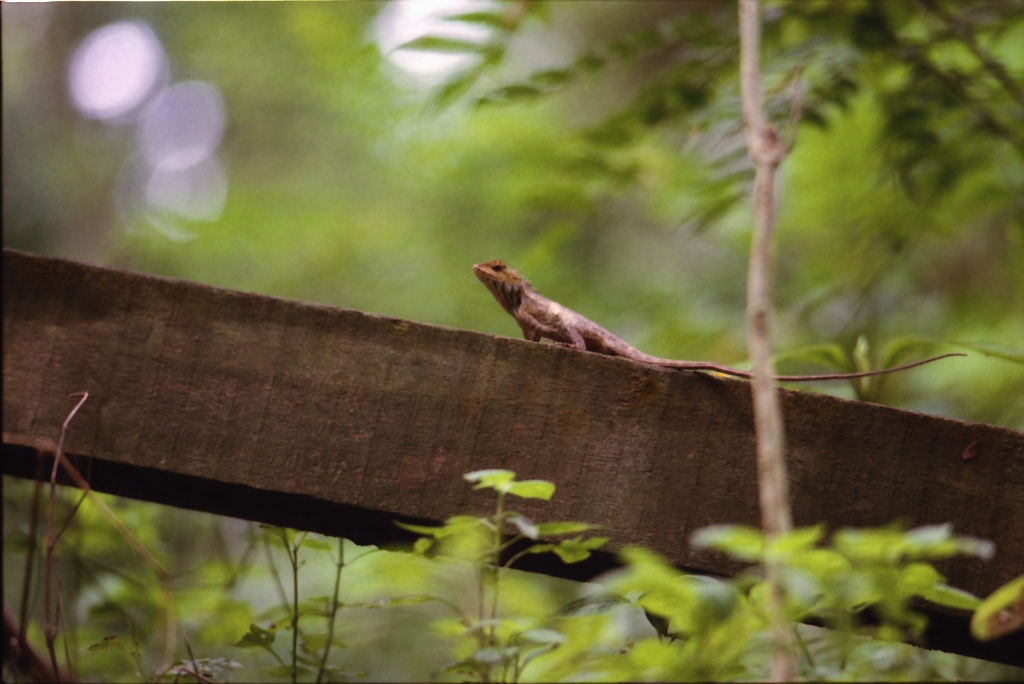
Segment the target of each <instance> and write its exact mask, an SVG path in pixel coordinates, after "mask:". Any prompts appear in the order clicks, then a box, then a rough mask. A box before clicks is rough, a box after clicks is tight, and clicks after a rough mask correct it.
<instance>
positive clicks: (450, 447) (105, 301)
mask: <svg viewBox="0 0 1024 684" xmlns="http://www.w3.org/2000/svg"><path fill="white" fill-rule="evenodd" d="M466 274H467V277H466V282H467V285H466V286H467V287H476V284H475V283H474V282H473V280H472V275H471V274H470V273H469V270H468V268H467V271H466ZM481 296H485V293H483V292H482V291H481ZM3 315H4V332H3V336H4V337H3V341H4V346H3V380H4V393H3V429H4V432H5V433H10V437H9V439H7V440H6V441H9V442H12V443H17V442H19V440H20V441H22V442H24V440H25V439H26V438H44V439H51V440H56V439H57V438H58V437H59V435H60V429H61V423H62V421H63V420H64V419H65V417H66V416H67V414H68V411H69V410H70V409H71V408H72V407H73V406H74V404H75V402H76V398H72V397H70V396H69V394H70V393H72V392H80V391H83V390H87V391H88V392H89V393H90V397H89V400H88V401H87V402H86V404H85V405H84V406H83V407H82V409H81V410H80V411H79V413H78V415H77V416H76V417H75V419H74V422H73V424H72V425H73V427H72V431H71V433H70V436H69V438H68V442H67V447H66V451H67V452H68V453H69V454H76V455H80V456H88V457H93V458H95V459H100V461H101V462H105V463H110V464H117V465H121V466H129V467H131V468H136V469H149V470H150V471H151V472H155V473H165V474H168V476H170V475H175V476H182V477H186V478H198V479H199V480H201V481H209V482H211V483H214V484H215V483H223V484H224V485H229V486H231V487H234V488H236V489H234V490H231V491H245V492H249V493H250V494H251V495H252V496H254V497H256V498H255V500H257V501H258V500H259V497H260V493H261V492H262V493H266V495H267V496H268V497H270V496H272V495H273V496H298V497H303V498H304V499H306V500H311V501H314V502H317V503H318V504H323V505H328V506H330V505H338V506H343V507H348V508H349V509H352V510H364V511H371V512H376V513H378V514H382V515H387V516H392V515H404V516H407V517H410V518H417V519H429V520H443V519H445V518H447V517H449V516H451V515H453V514H456V513H462V512H467V511H478V512H479V511H486V510H488V508H489V506H490V499H489V498H488V497H487V496H486V495H484V494H482V493H475V492H472V491H471V490H470V489H469V487H468V486H467V484H466V483H465V482H464V481H463V479H462V477H461V475H462V474H463V473H465V472H468V471H471V470H478V469H481V468H508V469H510V470H514V471H515V472H516V473H518V475H519V476H520V477H521V478H538V479H545V480H551V481H553V482H554V483H556V485H557V486H558V491H557V492H556V494H555V497H554V499H553V500H552V501H551V502H547V503H543V504H540V503H536V502H516V507H517V508H518V509H520V510H523V511H524V512H525V513H526V514H527V515H530V516H535V517H536V518H537V519H539V520H562V519H566V520H582V521H588V522H593V523H600V524H602V525H605V526H606V527H607V531H606V534H608V535H610V536H611V537H612V540H613V541H612V548H616V547H621V546H623V545H626V544H644V545H646V546H649V547H651V548H653V549H656V550H657V551H659V552H660V553H662V554H664V555H665V556H666V557H668V558H669V559H670V560H671V561H672V562H674V563H676V564H678V565H680V566H684V567H687V568H693V569H697V570H703V571H709V572H717V573H722V574H729V573H732V572H734V571H736V570H737V569H738V568H739V567H740V566H739V564H737V563H734V562H732V561H730V560H728V559H726V558H723V557H722V556H720V555H718V554H713V553H708V552H704V551H695V550H693V549H691V548H690V546H689V544H688V539H689V537H690V535H691V534H692V533H693V532H694V531H695V530H697V529H699V528H701V527H704V526H706V525H709V524H712V523H727V522H728V523H747V524H751V525H756V524H758V507H757V500H756V496H757V494H756V491H757V490H756V486H755V465H754V435H753V429H752V419H751V406H750V389H749V386H748V384H747V383H746V382H744V381H739V380H730V379H720V378H716V377H711V376H709V375H705V374H701V373H685V372H672V371H662V370H654V369H651V368H648V367H645V366H641V365H638V364H635V363H632V362H630V361H626V360H622V359H613V358H608V357H603V356H598V355H594V354H587V353H579V352H576V351H574V350H568V349H563V348H555V347H551V346H545V345H540V344H535V343H530V342H526V341H523V340H518V339H510V338H502V337H492V336H488V335H482V334H479V333H475V332H470V331H465V330H453V329H449V328H443V327H438V326H433V325H424V324H420V323H414V322H411V321H405V320H399V319H394V318H388V317H385V316H375V315H372V314H366V313H362V312H359V311H351V310H346V309H339V308H334V307H328V306H321V305H317V304H309V303H305V302H297V301H289V300H285V299H278V298H274V297H267V296H262V295H255V294H247V293H242V292H234V291H229V290H224V289H219V288H215V287H210V286H206V285H201V284H197V283H191V282H185V281H180V280H172V279H167V278H158V277H153V276H148V275H141V274H137V273H130V272H125V271H120V270H115V269H110V268H101V267H96V266H91V265H86V264H82V263H77V262H72V261H66V260H61V259H53V258H47V257H40V256H34V255H29V254H25V253H21V252H16V251H12V250H4V314H3ZM916 372H930V371H929V369H923V370H919V371H916ZM783 406H784V410H785V416H786V431H787V438H788V442H789V467H790V477H791V484H792V492H793V501H794V505H795V520H796V523H797V524H798V525H809V524H813V523H817V522H822V521H824V522H827V523H828V524H829V525H830V527H833V528H835V527H840V526H866V525H881V524H884V523H887V522H891V521H894V520H901V521H903V522H905V523H906V524H908V525H911V526H915V525H924V524H933V523H945V522H949V523H952V524H953V525H954V527H955V529H956V530H957V531H958V532H960V533H964V534H970V535H974V536H977V537H981V538H984V539H990V540H992V541H994V542H995V543H996V545H997V548H998V552H997V555H996V557H995V558H994V559H993V560H992V561H989V562H983V561H980V560H972V559H958V560H955V561H951V562H948V563H945V564H942V565H941V566H940V567H941V569H942V570H943V571H944V572H945V573H946V574H947V576H948V577H949V580H950V583H951V584H953V585H955V586H957V587H960V588H962V589H966V590H967V591H971V592H974V593H977V594H987V593H989V592H990V591H992V590H993V589H995V588H996V587H997V586H999V585H1000V584H1002V583H1004V582H1006V581H1008V580H1009V579H1012V578H1013V577H1015V576H1017V575H1018V574H1019V573H1020V572H1021V568H1024V525H1022V524H1021V521H1022V520H1024V435H1022V434H1020V433H1018V432H1015V431H1013V430H1009V429H1006V428H1001V427H994V426H991V425H983V424H977V423H965V422H960V421H955V420H947V419H943V418H938V417H935V416H929V415H923V414H920V413H914V412H911V411H904V410H899V409H893V408H887V407H884V406H878V405H874V404H867V403H861V402H854V401H846V400H843V399H838V398H834V397H831V396H826V395H820V394H812V393H806V392H788V391H787V392H784V393H783ZM974 442H980V443H981V450H980V452H979V453H978V454H977V456H976V457H975V458H973V459H971V460H964V459H963V458H962V457H961V454H962V453H963V451H964V449H965V448H966V447H967V446H968V445H970V444H972V443H974ZM11 453H14V454H18V453H22V452H17V451H14V452H11ZM7 458H8V457H5V461H6V460H7ZM13 467H14V466H10V467H8V466H5V469H8V470H10V468H13ZM33 470H34V468H33ZM134 472H137V473H141V472H143V471H142V470H136V471H134ZM140 478H141V476H140ZM177 489H181V490H182V491H177ZM188 489H189V488H187V487H184V488H168V490H169V491H165V492H163V493H162V494H161V495H160V496H159V497H153V496H150V497H149V498H150V499H152V498H160V499H162V500H163V502H165V503H172V504H175V505H181V506H187V507H189V508H199V509H202V510H212V509H217V511H218V512H226V513H227V514H229V515H230V514H231V513H230V510H231V509H232V507H231V502H230V498H228V499H223V498H221V499H219V500H217V501H216V502H215V504H214V502H209V503H205V504H204V502H203V501H202V500H198V501H197V500H195V499H196V497H194V496H190V494H189V493H188V491H187V490H188ZM140 491H142V490H140ZM142 498H146V497H142ZM215 498H216V497H215ZM254 510H255V513H256V515H254V511H253V510H249V509H245V510H244V511H242V512H243V513H244V516H243V517H253V518H257V519H263V518H274V516H275V514H274V513H273V511H270V510H269V509H268V510H267V511H266V513H265V515H263V517H260V516H259V507H258V506H257V507H255V509H254ZM311 522H313V521H311ZM307 529H316V525H312V526H308V527H307ZM338 533H342V532H338ZM352 536H353V538H358V536H359V535H352Z"/></svg>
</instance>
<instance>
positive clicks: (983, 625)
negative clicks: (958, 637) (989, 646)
mask: <svg viewBox="0 0 1024 684" xmlns="http://www.w3.org/2000/svg"><path fill="white" fill-rule="evenodd" d="M1022 627H1024V575H1021V576H1020V577H1018V578H1017V579H1015V580H1011V581H1010V582H1007V583H1006V584H1004V585H1003V586H1001V587H999V588H998V589H996V590H995V591H994V592H992V594H990V595H989V597H988V598H986V599H985V600H984V601H982V602H981V605H980V606H978V609H977V610H976V611H974V615H973V616H972V617H971V634H972V635H973V636H974V638H975V639H977V640H978V641H991V640H992V639H997V638H999V637H1001V636H1003V635H1005V634H1009V633H1011V632H1015V631H1017V630H1019V629H1021V628H1022Z"/></svg>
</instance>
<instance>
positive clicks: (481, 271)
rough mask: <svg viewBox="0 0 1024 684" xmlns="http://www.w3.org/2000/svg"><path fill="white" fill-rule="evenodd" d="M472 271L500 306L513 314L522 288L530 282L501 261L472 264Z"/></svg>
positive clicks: (521, 294) (521, 296)
mask: <svg viewBox="0 0 1024 684" xmlns="http://www.w3.org/2000/svg"><path fill="white" fill-rule="evenodd" d="M473 273H475V274H476V277H477V278H479V279H480V282H481V283H483V284H484V286H485V287H486V288H487V289H488V290H490V291H491V294H492V295H494V298H495V299H497V300H498V303H499V304H501V308H503V309H505V311H507V312H508V313H510V314H512V315H515V313H514V312H515V310H516V309H518V308H519V305H520V304H522V301H523V289H524V288H527V287H530V283H529V282H528V281H527V280H526V278H524V277H523V276H521V275H519V274H518V273H516V272H515V271H513V270H512V269H511V268H509V267H508V266H506V265H505V262H503V261H488V262H487V263H486V264H477V265H475V266H473Z"/></svg>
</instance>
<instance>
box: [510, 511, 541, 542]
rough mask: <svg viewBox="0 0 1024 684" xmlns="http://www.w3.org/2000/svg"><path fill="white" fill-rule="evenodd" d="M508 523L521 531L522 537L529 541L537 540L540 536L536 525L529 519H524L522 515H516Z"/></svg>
mask: <svg viewBox="0 0 1024 684" xmlns="http://www.w3.org/2000/svg"><path fill="white" fill-rule="evenodd" d="M508 521H509V523H510V524H511V525H513V526H515V528H516V529H518V530H519V533H520V534H521V535H523V536H524V537H526V538H527V539H536V538H537V537H539V536H540V534H539V532H538V531H537V526H536V525H534V524H533V522H532V521H531V520H530V519H529V518H526V517H523V516H521V515H516V516H511V517H509V519H508Z"/></svg>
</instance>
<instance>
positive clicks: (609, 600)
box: [555, 591, 631, 618]
mask: <svg viewBox="0 0 1024 684" xmlns="http://www.w3.org/2000/svg"><path fill="white" fill-rule="evenodd" d="M622 604H626V605H631V604H630V603H629V599H627V598H626V597H624V596H619V595H618V594H611V593H608V592H604V591H599V592H597V593H595V594H591V595H590V596H584V597H583V598H581V599H577V600H575V601H573V602H572V603H567V604H566V605H564V606H562V607H561V608H559V609H558V611H557V612H556V613H555V615H556V616H557V617H564V618H572V617H586V616H588V615H599V614H601V613H607V612H608V611H609V610H611V609H612V608H614V607H615V606H619V605H622Z"/></svg>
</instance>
